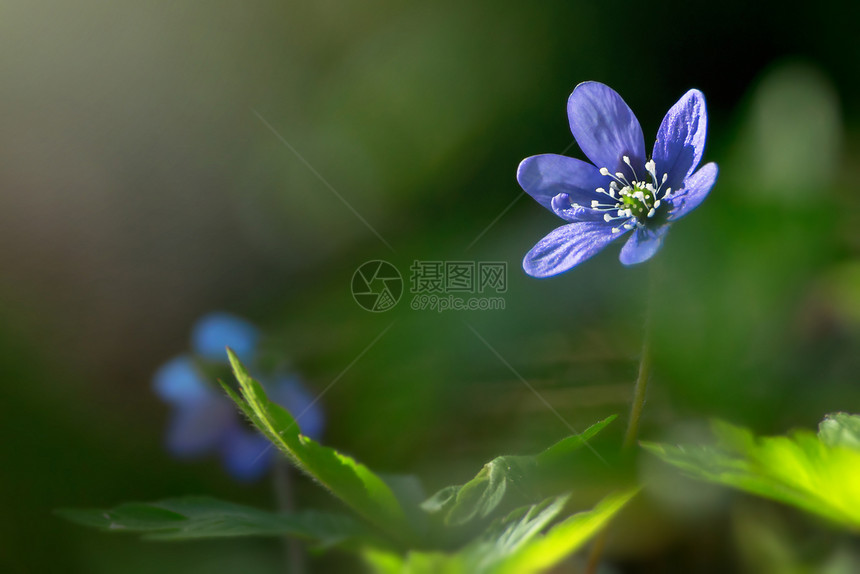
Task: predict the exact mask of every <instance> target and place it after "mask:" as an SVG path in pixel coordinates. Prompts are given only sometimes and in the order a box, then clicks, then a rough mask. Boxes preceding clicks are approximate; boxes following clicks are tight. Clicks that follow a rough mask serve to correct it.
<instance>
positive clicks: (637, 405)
mask: <svg viewBox="0 0 860 574" xmlns="http://www.w3.org/2000/svg"><path fill="white" fill-rule="evenodd" d="M655 266H656V263H652V264H651V266H650V268H649V269H648V274H649V278H648V279H649V281H648V282H649V284H650V285H649V288H648V290H649V296H648V306H647V308H646V310H645V329H644V333H643V335H642V353H641V355H640V356H639V374H638V375H637V376H636V383H635V385H634V386H633V403H632V404H631V405H630V418H629V419H627V430H626V431H625V433H624V443H623V446H622V450H624V451H627V450H630V449H631V448H632V447H634V446H636V438H637V437H638V436H639V420H640V419H641V418H642V409H643V408H644V407H645V396H646V393H647V391H648V381H649V380H650V378H651V367H652V360H651V306H652V304H651V302H652V301H653V300H654V297H655V295H656V293H657V271H656V270H655ZM608 537H609V528H608V527H606V528H604V529H603V531H601V533H600V534H598V535H597V538H596V539H595V540H594V544H593V545H592V547H591V552H590V553H589V555H588V562H587V563H586V566H585V574H595V573H596V572H597V567H598V566H599V565H600V557H601V555H602V554H603V548H604V546H606V539H607V538H608Z"/></svg>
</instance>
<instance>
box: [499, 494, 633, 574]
mask: <svg viewBox="0 0 860 574" xmlns="http://www.w3.org/2000/svg"><path fill="white" fill-rule="evenodd" d="M637 492H638V491H637V490H629V491H627V492H622V493H619V494H613V495H610V496H608V497H607V498H605V499H603V500H602V501H601V502H600V503H599V504H598V505H597V506H596V507H594V509H593V510H590V511H588V512H580V513H578V514H574V515H573V516H571V517H569V518H567V519H565V520H563V521H562V522H559V523H558V524H556V525H555V526H553V527H552V528H550V530H549V531H548V532H547V533H546V534H544V535H543V536H537V537H534V538H532V539H531V540H529V541H527V543H525V544H522V545H521V546H520V547H519V548H518V549H517V550H516V551H515V552H512V553H511V555H510V556H509V557H507V558H506V559H505V560H504V561H503V562H501V563H500V564H499V565H498V567H497V568H496V569H495V570H493V572H494V573H495V574H507V573H511V574H520V573H522V574H526V573H529V572H545V571H546V570H549V569H550V568H552V567H554V566H555V565H556V564H558V563H559V562H561V561H562V560H564V559H565V558H567V557H568V556H570V555H571V554H573V553H574V552H575V551H576V550H578V549H579V548H580V547H582V545H584V544H585V543H586V542H588V541H589V540H590V539H591V538H592V537H593V536H594V535H595V534H597V533H598V532H600V530H602V529H603V527H604V526H605V525H606V524H607V523H608V522H609V521H610V520H611V519H612V517H613V516H615V515H616V514H617V513H618V512H619V511H620V510H621V509H622V508H623V507H624V505H626V504H627V503H628V502H629V501H630V499H631V498H633V496H635V495H636V493H637Z"/></svg>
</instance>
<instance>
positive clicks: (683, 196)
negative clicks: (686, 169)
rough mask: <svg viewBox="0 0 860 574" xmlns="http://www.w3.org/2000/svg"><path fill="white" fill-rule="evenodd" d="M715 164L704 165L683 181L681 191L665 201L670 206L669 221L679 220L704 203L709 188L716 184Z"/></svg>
mask: <svg viewBox="0 0 860 574" xmlns="http://www.w3.org/2000/svg"><path fill="white" fill-rule="evenodd" d="M719 171H720V170H719V168H718V167H717V164H715V163H713V162H711V163H706V164H705V165H703V166H702V168H701V169H700V170H699V171H697V172H696V173H694V174H693V175H691V176H690V177H688V178H687V179H686V181H684V187H683V189H681V190H679V191H678V192H676V193H674V194H672V195H670V196H669V197H668V198H667V200H668V201H669V203H671V204H672V208H671V209H670V210H669V219H670V220H672V221H674V220H675V219H681V218H682V217H684V216H685V215H687V214H688V213H690V212H691V211H693V210H694V209H696V208H697V207H699V204H701V203H702V202H703V201H705V198H706V197H707V196H708V193H709V192H710V191H711V188H712V187H714V184H715V183H716V182H717V174H718V173H719Z"/></svg>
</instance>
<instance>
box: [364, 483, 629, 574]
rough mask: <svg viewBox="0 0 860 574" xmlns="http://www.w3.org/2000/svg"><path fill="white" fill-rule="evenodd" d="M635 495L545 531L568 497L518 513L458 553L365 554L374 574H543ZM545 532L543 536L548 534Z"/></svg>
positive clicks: (624, 495) (615, 498) (613, 500)
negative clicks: (539, 573)
mask: <svg viewBox="0 0 860 574" xmlns="http://www.w3.org/2000/svg"><path fill="white" fill-rule="evenodd" d="M634 494H635V491H628V492H625V493H621V494H614V495H611V496H609V497H607V498H606V499H604V500H603V501H601V502H600V503H599V504H598V505H597V506H596V507H595V508H594V509H593V510H590V511H586V512H580V513H578V514H574V515H572V516H570V517H568V518H566V519H565V520H562V521H561V522H559V523H557V524H555V525H554V526H552V527H549V525H550V524H551V523H552V522H553V521H554V520H556V519H557V518H558V517H559V516H560V514H561V513H562V511H563V510H564V506H565V503H566V502H567V497H564V496H562V497H556V498H550V499H547V500H545V501H543V502H541V503H540V504H535V505H532V506H527V507H522V508H519V509H517V510H515V511H513V512H512V513H510V514H509V515H508V516H507V517H505V518H503V519H500V520H497V521H495V522H494V523H493V524H491V525H490V526H489V527H488V528H487V529H486V531H485V532H484V534H483V535H481V536H480V537H479V538H478V539H476V540H475V541H473V542H471V543H469V544H468V545H466V546H465V547H464V548H463V549H461V550H460V551H458V552H455V553H451V554H444V553H441V552H414V551H413V552H410V553H408V554H407V555H405V556H402V555H398V554H394V553H391V552H387V551H384V550H370V551H368V552H366V553H365V559H366V561H367V563H368V564H369V565H370V566H371V567H372V568H373V569H374V571H375V572H377V573H379V574H394V573H397V574H437V573H441V574H535V573H538V572H546V571H547V570H549V569H551V568H553V567H554V566H556V565H558V564H559V563H560V562H561V561H562V560H564V559H565V558H567V557H568V556H570V555H571V554H572V553H573V552H575V551H576V550H577V549H579V548H580V547H582V545H583V544H585V543H586V542H587V541H588V540H589V539H590V538H591V537H592V536H594V535H595V534H596V533H597V532H598V531H600V529H602V528H603V527H604V526H605V525H606V524H607V523H608V521H609V520H610V519H611V518H612V517H613V516H615V514H616V513H617V512H618V511H619V510H620V509H621V508H622V507H623V506H624V505H625V504H626V503H627V502H628V501H629V500H630V498H631V497H632V496H633V495H634ZM548 527H549V529H548V530H547V528H548Z"/></svg>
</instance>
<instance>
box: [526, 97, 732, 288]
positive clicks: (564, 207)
mask: <svg viewBox="0 0 860 574" xmlns="http://www.w3.org/2000/svg"><path fill="white" fill-rule="evenodd" d="M567 113H568V118H569V120H570V130H571V132H573V137H574V138H575V139H576V142H577V143H578V144H579V147H580V148H582V151H583V153H585V155H586V156H587V157H588V159H590V160H591V161H592V163H593V165H592V164H591V163H586V162H584V161H580V160H578V159H574V158H570V157H565V156H561V155H555V154H544V155H537V156H533V157H529V158H526V159H524V160H523V161H522V163H520V166H519V169H518V170H517V181H518V182H519V184H520V186H521V187H522V188H523V189H524V190H525V191H526V193H528V194H529V195H531V196H532V197H533V198H534V199H535V200H537V202H538V203H540V204H541V205H543V206H544V207H546V208H547V209H549V210H551V211H552V212H553V213H555V214H556V215H558V216H559V217H561V218H562V219H564V220H565V221H568V222H569V223H568V224H566V225H563V226H561V227H559V228H557V229H556V230H555V231H553V232H552V233H550V234H549V235H547V236H546V237H544V238H543V239H541V240H540V241H539V242H538V243H537V245H535V246H534V247H533V248H532V250H531V251H529V252H528V253H527V254H526V256H525V258H524V259H523V269H524V270H525V272H526V273H528V274H529V275H531V276H533V277H550V276H552V275H557V274H559V273H563V272H564V271H567V270H569V269H571V268H573V267H574V266H576V265H578V264H580V263H582V262H583V261H585V260H586V259H588V258H589V257H591V256H593V255H595V254H596V253H598V252H599V251H600V250H602V249H603V248H604V247H606V246H607V245H609V244H610V243H611V242H612V241H614V240H616V239H618V238H619V237H621V236H623V235H626V234H627V233H628V232H630V231H632V232H633V233H632V235H631V236H630V237H629V239H628V240H627V242H626V243H625V244H624V247H623V248H622V249H621V256H620V259H621V263H623V264H624V265H633V264H636V263H641V262H643V261H647V260H648V259H650V258H651V257H652V256H653V255H654V254H655V253H656V252H657V250H659V249H660V246H661V245H662V243H663V238H664V237H665V235H666V232H667V231H668V230H669V226H670V225H671V224H672V222H674V221H675V220H677V219H680V218H682V217H684V216H685V215H687V214H688V213H690V212H691V211H692V210H693V209H695V208H696V207H698V206H699V204H700V203H702V201H703V200H704V199H705V197H706V196H707V195H708V192H710V191H711V188H712V187H713V186H714V182H715V181H716V179H717V171H718V170H717V165H716V164H715V163H708V164H706V165H704V166H702V168H701V169H699V170H698V171H696V167H698V165H699V162H700V161H701V159H702V154H703V152H704V150H705V136H706V132H707V123H708V119H707V112H706V111H705V98H704V96H703V95H702V93H701V92H700V91H698V90H690V91H689V92H687V93H686V94H684V95H683V97H681V99H680V100H678V102H677V103H676V104H675V105H674V106H672V108H671V109H670V110H669V112H668V113H667V114H666V117H664V118H663V123H662V124H661V125H660V129H659V131H658V132H657V141H656V142H655V143H654V149H653V151H652V152H651V159H647V157H646V155H645V139H644V137H643V135H642V128H641V127H640V125H639V121H638V120H637V119H636V116H634V115H633V112H632V111H631V110H630V108H629V107H628V106H627V104H626V103H624V100H622V99H621V96H619V95H618V94H617V93H616V92H615V90H613V89H612V88H610V87H609V86H606V85H604V84H601V83H598V82H584V83H582V84H579V85H578V86H577V87H576V88H575V89H574V90H573V93H572V94H571V95H570V98H569V99H568V102H567Z"/></svg>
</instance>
